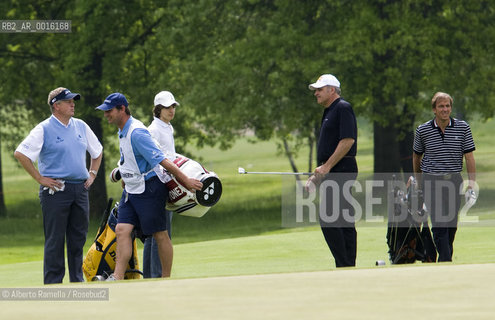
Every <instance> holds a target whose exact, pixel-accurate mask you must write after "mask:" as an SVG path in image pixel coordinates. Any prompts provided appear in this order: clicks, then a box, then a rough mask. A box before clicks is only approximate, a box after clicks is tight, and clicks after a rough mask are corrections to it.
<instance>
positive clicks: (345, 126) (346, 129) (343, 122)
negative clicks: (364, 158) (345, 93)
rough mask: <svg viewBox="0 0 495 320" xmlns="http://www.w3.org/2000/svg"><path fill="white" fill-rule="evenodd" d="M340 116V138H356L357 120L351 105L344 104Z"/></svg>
mask: <svg viewBox="0 0 495 320" xmlns="http://www.w3.org/2000/svg"><path fill="white" fill-rule="evenodd" d="M339 111H340V112H339V118H340V128H339V131H340V132H339V135H340V137H339V140H342V139H345V138H352V139H354V140H356V139H357V137H356V132H357V130H356V121H355V116H354V113H353V112H352V109H351V106H350V105H349V106H347V105H346V106H344V107H342V108H340V109H339Z"/></svg>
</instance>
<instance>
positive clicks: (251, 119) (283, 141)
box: [0, 0, 495, 214]
mask: <svg viewBox="0 0 495 320" xmlns="http://www.w3.org/2000/svg"><path fill="white" fill-rule="evenodd" d="M494 7H495V5H494V4H493V2H492V1H462V0H450V1H447V0H441V1H432V0H401V1H399V0H371V1H369V0H354V1H348V0H339V1H334V0H326V1H321V0H319V1H316V0H308V1H289V0H273V1H270V0H248V1H238V0H225V1H218V0H200V1H179V0H169V1H156V0H139V1H138V0H130V1H123V0H116V1H108V0H99V1H97V0H88V1H82V0H70V1H57V0H56V1H42V0H39V1H27V0H12V1H9V2H2V3H1V4H0V9H1V12H3V13H5V14H4V16H3V19H69V20H72V32H71V33H70V34H1V35H0V64H1V65H2V73H1V74H0V83H1V85H0V104H1V105H2V108H3V107H4V106H14V109H15V110H19V112H21V111H22V110H23V109H28V110H32V112H33V113H32V115H33V117H32V119H31V121H33V122H34V120H36V121H39V120H41V119H43V118H46V117H47V116H48V115H49V109H48V106H47V105H46V104H45V101H46V96H47V94H48V92H49V91H50V90H51V89H52V88H55V87H57V86H61V85H63V86H67V87H69V88H71V89H72V90H73V91H76V92H80V93H81V94H82V97H83V99H82V101H80V102H78V104H77V106H76V113H77V116H78V117H81V118H83V119H85V120H86V121H87V122H88V124H89V125H90V126H91V127H92V128H93V130H95V132H96V133H97V135H98V137H100V139H102V141H103V142H104V146H105V159H106V160H107V161H110V162H111V163H113V162H114V161H115V159H116V158H117V157H118V152H117V151H116V149H115V145H116V138H115V131H116V130H115V128H113V127H110V126H108V125H107V124H106V123H105V122H104V121H102V115H101V114H99V113H98V112H95V110H94V107H95V106H97V105H98V104H100V103H101V101H102V100H103V98H104V97H105V96H107V95H108V94H109V93H111V92H114V91H120V92H123V93H124V94H126V96H127V97H128V98H129V101H130V105H131V110H132V112H133V115H136V116H137V117H138V118H140V119H142V120H144V121H145V122H147V121H148V122H149V120H151V109H152V100H153V96H154V95H155V94H156V93H157V92H158V91H161V90H170V91H172V92H174V94H175V96H176V98H177V99H178V100H179V101H180V102H181V107H180V109H179V110H180V111H179V112H177V118H176V119H175V121H174V127H175V128H176V132H177V138H176V143H177V147H178V149H179V150H181V149H183V147H184V146H186V145H187V144H189V143H191V142H192V141H194V142H195V143H196V144H197V146H198V147H201V146H203V145H219V146H220V147H222V148H228V147H230V146H231V145H232V143H233V142H234V141H235V139H236V138H237V137H239V136H240V135H242V134H244V133H245V132H246V130H249V131H252V132H254V133H255V135H256V138H258V139H263V140H265V139H271V138H275V139H277V140H278V141H280V143H279V145H280V150H281V151H283V152H285V154H286V155H287V156H288V157H289V159H291V157H292V156H293V154H294V153H295V151H297V150H298V148H299V146H301V145H302V144H308V145H310V146H314V142H315V137H316V135H317V130H318V127H319V121H320V117H321V112H322V109H321V106H318V105H317V104H316V102H315V99H314V97H313V96H312V92H311V91H309V90H308V88H307V86H308V84H309V83H311V82H313V81H314V80H316V78H317V77H318V76H319V75H320V74H323V73H333V74H335V75H336V76H337V77H338V78H339V79H340V80H341V83H342V93H343V97H344V98H345V99H347V100H349V101H350V102H351V103H352V104H353V105H354V107H355V110H356V113H357V114H358V115H359V116H363V117H366V118H368V119H370V120H371V121H372V122H373V128H374V143H375V151H374V155H375V165H374V170H375V172H390V171H399V170H401V169H403V170H404V171H409V170H410V159H408V158H409V157H410V154H411V143H412V137H413V132H414V127H415V125H417V124H418V123H419V122H423V121H426V120H428V118H429V117H431V113H430V107H429V100H430V97H431V96H432V95H433V93H434V92H436V91H445V92H449V93H450V94H452V95H453V96H454V99H455V104H454V108H455V111H456V112H457V113H458V115H460V116H463V117H469V116H471V115H473V114H475V113H479V114H481V115H482V116H483V117H490V116H492V115H493V111H494V108H495V104H494V102H495V101H494V100H495V98H494V94H493V92H492V90H491V87H492V83H493V82H494V80H495V79H494V77H495V76H494V74H495V72H494V65H493V61H494V59H493V58H494V57H493V55H494V52H495V50H494V49H495V48H494V46H495V43H494V42H495V40H494V39H495V27H494V22H495V12H494V11H495V9H494ZM19 106H22V107H19ZM7 128H8V126H7ZM7 131H9V130H7ZM2 132H3V133H2V136H1V137H2V138H4V139H5V137H6V136H5V130H3V131H2ZM12 132H14V131H12ZM9 139H10V140H17V141H15V142H14V143H13V144H14V145H15V144H16V143H18V142H19V141H20V139H22V136H19V137H18V138H17V139H13V138H12V137H10V138H9ZM9 142H10V141H9ZM313 162H314V161H313V159H312V158H311V157H309V161H308V167H309V170H311V166H312V165H314V163H313ZM293 169H294V170H297V168H295V166H293ZM104 176H106V175H105V174H104V172H103V171H101V172H100V175H99V178H98V179H97V184H96V186H95V188H94V189H95V191H94V193H95V194H93V197H95V198H94V199H97V200H95V201H92V202H94V203H98V205H99V209H95V208H93V209H92V211H94V212H95V213H96V214H99V212H101V210H103V207H104V205H105V203H106V201H105V200H106V199H104V198H105V197H106V190H105V184H104Z"/></svg>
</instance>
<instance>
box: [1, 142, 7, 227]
mask: <svg viewBox="0 0 495 320" xmlns="http://www.w3.org/2000/svg"><path fill="white" fill-rule="evenodd" d="M1 150H2V143H1V138H0V151H1ZM6 215H7V208H6V207H5V199H4V197H3V175H2V155H1V153H0V217H5V216H6Z"/></svg>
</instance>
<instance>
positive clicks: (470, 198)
mask: <svg viewBox="0 0 495 320" xmlns="http://www.w3.org/2000/svg"><path fill="white" fill-rule="evenodd" d="M464 197H465V198H466V204H467V205H468V206H469V207H472V206H474V204H475V203H476V200H478V196H477V195H476V192H475V191H474V190H473V189H467V190H466V193H465V194H464Z"/></svg>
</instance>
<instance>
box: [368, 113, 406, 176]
mask: <svg viewBox="0 0 495 320" xmlns="http://www.w3.org/2000/svg"><path fill="white" fill-rule="evenodd" d="M373 132H374V134H373V143H374V148H373V155H374V160H375V162H374V164H373V169H374V172H375V173H386V172H400V169H401V168H400V156H399V143H398V141H397V135H398V132H397V129H396V128H395V127H394V125H393V124H387V125H385V126H383V125H380V124H379V123H377V122H373Z"/></svg>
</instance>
